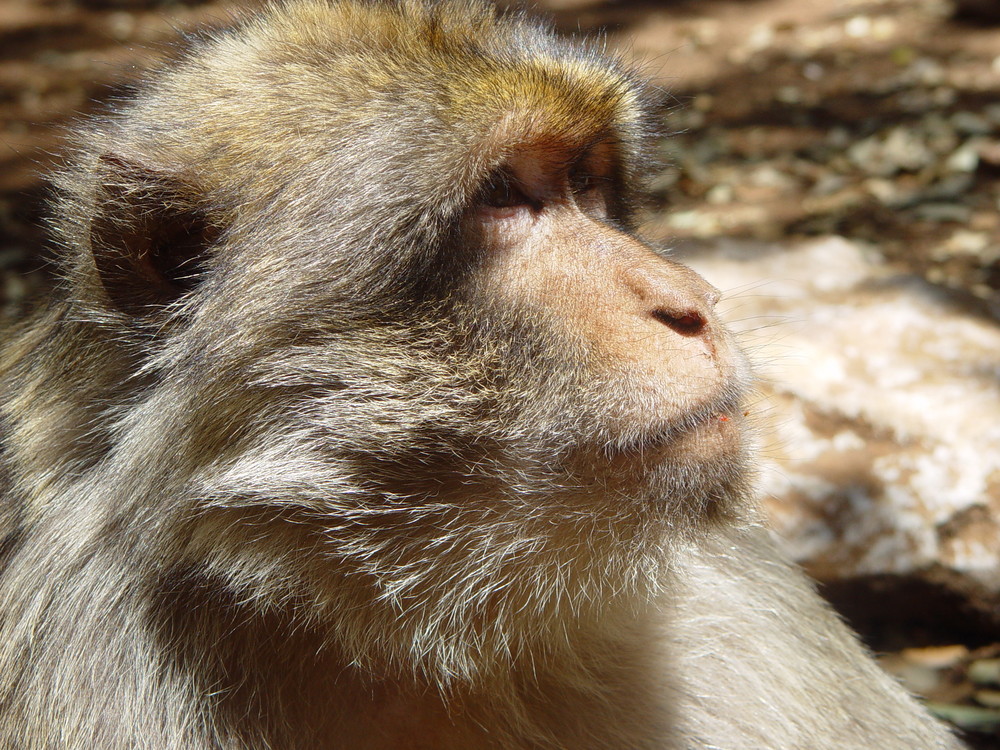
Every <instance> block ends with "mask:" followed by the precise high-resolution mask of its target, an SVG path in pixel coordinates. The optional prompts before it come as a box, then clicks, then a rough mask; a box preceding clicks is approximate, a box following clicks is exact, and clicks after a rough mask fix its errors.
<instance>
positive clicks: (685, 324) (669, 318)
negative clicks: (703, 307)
mask: <svg viewBox="0 0 1000 750" xmlns="http://www.w3.org/2000/svg"><path fill="white" fill-rule="evenodd" d="M653 317H654V318H656V319H657V320H658V321H660V322H661V323H663V325H665V326H667V327H668V328H670V329H671V330H673V331H676V332H677V333H679V334H681V335H682V336H697V335H698V334H699V333H701V332H702V330H703V329H704V328H705V319H704V318H703V317H702V316H701V313H698V312H695V311H694V310H688V311H686V312H683V313H680V314H677V313H672V312H668V311H667V310H653Z"/></svg>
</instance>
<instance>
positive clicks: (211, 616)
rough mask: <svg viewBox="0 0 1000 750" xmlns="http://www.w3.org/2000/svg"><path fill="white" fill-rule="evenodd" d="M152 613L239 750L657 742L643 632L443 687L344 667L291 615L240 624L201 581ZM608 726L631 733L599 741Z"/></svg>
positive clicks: (657, 710) (527, 659)
mask: <svg viewBox="0 0 1000 750" xmlns="http://www.w3.org/2000/svg"><path fill="white" fill-rule="evenodd" d="M155 607H156V609H157V610H158V611H161V612H164V613H166V614H167V617H168V620H169V623H168V624H167V625H166V626H165V627H164V628H163V629H162V630H161V637H165V638H166V639H167V641H168V645H169V646H170V648H171V650H172V652H173V653H175V654H177V658H178V659H179V660H180V661H181V662H182V663H183V664H184V666H185V667H186V670H184V671H187V670H190V671H191V672H193V673H196V674H199V675H200V679H201V680H202V681H203V682H204V684H205V685H211V686H212V692H213V694H214V695H215V696H217V701H216V703H215V706H214V709H215V715H214V716H213V718H212V721H213V722H214V724H215V725H216V730H215V731H217V732H218V733H220V735H222V736H226V737H232V738H234V741H235V739H236V738H238V739H239V741H240V742H243V743H245V744H246V746H249V747H262V746H274V747H282V748H300V747H301V748H326V747H350V748H358V749H362V748H364V749H368V748H371V749H373V750H374V749H375V748H379V749H382V748H385V750H389V749H390V748H393V749H395V748H413V749H414V750H416V749H417V748H428V749H429V748H436V749H443V750H447V749H449V748H455V749H456V750H457V748H469V747H483V748H488V747H498V748H500V747H503V748H520V747H537V746H539V745H542V744H543V743H544V746H549V745H550V744H551V745H552V746H556V747H574V748H590V747H608V746H620V747H636V748H643V747H647V746H650V747H652V745H651V744H649V738H652V737H661V738H662V736H663V732H664V731H666V729H665V726H664V724H665V721H666V718H667V717H666V715H665V713H666V712H665V709H664V707H663V706H660V705H654V702H655V701H654V699H653V698H652V697H650V698H648V699H647V698H645V697H643V698H637V696H654V695H657V694H662V690H660V689H658V688H661V687H662V685H656V684H654V683H659V682H662V676H663V675H664V674H666V670H665V668H664V665H663V663H662V660H661V657H660V655H659V654H656V653H650V651H649V648H648V644H649V643H651V642H654V639H653V638H652V637H650V634H649V633H643V632H637V631H646V630H648V629H650V628H652V627H653V625H652V623H651V621H648V620H643V621H639V622H632V623H630V624H627V625H625V626H623V627H622V628H621V629H619V630H618V632H616V633H614V634H610V633H601V634H598V633H595V632H587V633H582V632H581V633H579V634H577V636H576V642H574V643H568V644H567V643H563V644H560V645H559V646H558V647H554V646H553V647H544V646H540V647H539V648H538V649H537V651H536V652H534V653H532V654H525V655H523V657H524V658H520V659H518V660H517V661H516V664H517V665H518V666H517V667H514V666H513V665H512V666H511V667H510V668H508V669H504V670H494V671H492V672H490V673H488V674H482V675H479V676H478V677H477V678H476V679H462V680H459V679H456V680H455V681H453V682H452V683H450V684H449V685H447V686H442V685H440V684H438V682H437V679H436V678H433V679H432V678H425V677H422V676H421V674H420V672H419V669H413V668H411V669H409V670H408V669H406V668H400V667H399V666H395V667H389V666H384V667H382V668H379V667H377V666H367V667H365V668H362V667H359V666H358V665H357V664H352V663H351V662H350V660H349V659H348V658H347V657H346V656H345V655H344V652H343V651H342V650H341V649H340V648H339V647H338V645H337V643H336V642H335V641H334V640H332V639H331V635H330V633H329V632H327V631H325V630H324V628H323V627H321V626H317V625H316V624H312V625H304V624H303V623H302V622H301V621H300V620H299V618H298V617H297V616H296V615H295V613H294V612H293V611H292V609H291V608H289V609H285V610H272V611H269V612H263V613H262V612H259V611H255V612H253V613H248V612H247V611H246V608H245V607H244V606H243V605H241V604H240V603H238V602H236V601H235V599H234V598H233V597H231V596H227V595H225V594H224V593H221V592H219V591H218V590H215V589H214V588H213V587H212V586H210V585H205V584H204V583H199V584H197V585H196V584H193V583H187V584H183V585H180V586H178V585H176V584H172V585H171V586H169V587H165V588H164V590H163V592H162V593H161V600H160V601H159V602H158V603H156V605H155ZM636 644H642V646H641V649H640V648H638V647H637V645H636ZM593 685H601V686H602V690H601V691H594V690H593ZM637 686H644V687H643V688H642V689H639V688H637ZM252 716H258V717H266V720H265V721H262V722H258V723H254V722H248V721H247V718H246V717H252ZM622 716H629V717H631V721H627V722H622V721H621V718H622ZM612 726H614V727H618V729H616V730H615V731H617V732H622V731H626V732H627V733H631V734H629V736H622V737H616V738H615V739H613V740H609V739H608V738H607V735H606V732H607V729H606V727H612ZM622 726H626V727H629V729H628V730H622V729H621V727H622ZM594 738H602V739H600V740H596V741H595V739H594Z"/></svg>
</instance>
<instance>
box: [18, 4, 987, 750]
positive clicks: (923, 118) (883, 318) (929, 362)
mask: <svg viewBox="0 0 1000 750" xmlns="http://www.w3.org/2000/svg"><path fill="white" fill-rule="evenodd" d="M543 5H544V6H545V9H546V11H547V12H549V13H551V14H554V16H555V22H556V25H557V27H558V28H559V29H560V30H562V31H564V32H566V33H579V32H583V33H587V34H593V33H601V34H605V35H606V36H607V40H608V43H609V45H610V46H612V47H613V48H616V49H619V50H621V51H622V53H623V54H624V55H626V56H629V57H631V58H633V59H637V60H639V61H641V64H642V66H643V67H644V69H645V70H646V71H647V72H648V74H649V75H650V76H651V77H653V78H654V79H655V80H656V82H657V84H658V85H660V86H662V87H663V88H664V90H665V91H667V92H668V93H669V99H670V102H671V104H670V107H669V109H668V111H666V112H665V113H664V118H665V122H666V123H667V128H668V130H669V131H671V133H672V136H671V137H670V138H668V139H666V140H665V141H664V143H663V147H662V157H663V166H662V169H661V170H660V172H659V176H658V177H657V179H656V180H655V183H654V185H653V195H654V200H653V201H652V202H651V203H650V205H649V207H648V210H647V220H646V222H645V228H646V232H647V233H648V234H649V235H650V236H651V237H653V238H655V239H656V240H658V241H663V242H666V243H668V244H670V245H672V246H674V247H675V248H676V249H677V253H678V254H679V255H680V256H682V257H683V258H684V259H685V260H687V261H689V262H691V263H692V264H693V265H695V266H696V267H698V268H699V269H700V270H701V271H702V272H703V273H704V274H705V275H706V276H708V277H709V278H710V280H712V281H713V283H715V284H716V285H717V286H719V287H720V288H722V289H724V290H725V291H726V292H727V297H728V301H727V305H728V307H727V314H728V315H729V317H730V319H731V321H732V322H733V324H734V326H735V327H737V328H738V329H739V330H740V331H741V335H742V336H744V338H745V341H746V343H747V345H748V348H749V349H750V350H751V354H752V356H753V357H754V359H755V361H756V362H757V366H758V372H759V373H760V375H761V387H760V395H759V398H758V399H757V400H755V403H754V404H752V405H751V412H752V415H753V417H754V418H755V419H756V420H757V421H758V423H759V425H760V432H761V443H762V448H763V455H764V467H763V472H762V478H761V483H762V488H763V490H764V491H765V493H766V497H767V498H768V500H767V508H768V511H769V512H770V514H771V517H772V519H773V521H774V523H775V525H776V527H777V528H778V530H779V531H780V532H781V534H782V535H783V536H784V537H785V538H786V539H787V545H788V548H789V551H790V552H791V553H792V554H793V555H794V556H795V557H796V558H797V559H799V560H800V561H801V562H802V563H803V564H804V565H805V566H806V567H807V568H808V569H809V570H810V572H812V573H813V574H814V575H816V576H817V577H818V578H819V579H820V580H821V581H823V583H824V591H825V593H826V594H827V595H828V596H829V597H830V599H831V600H832V601H834V603H835V604H836V605H837V606H838V607H839V608H840V609H841V611H842V612H844V613H845V614H846V615H847V616H848V617H849V618H850V619H851V620H852V622H854V623H855V625H857V626H858V627H859V628H860V629H861V630H862V631H863V632H864V633H865V635H866V637H868V638H869V641H870V642H871V643H872V644H873V645H874V646H875V647H876V648H878V649H879V650H882V651H885V652H886V656H885V657H884V664H885V665H886V667H887V668H889V669H891V670H892V671H894V672H895V673H896V674H898V675H899V676H900V677H901V678H902V679H904V680H905V681H906V682H907V684H908V685H910V686H911V687H912V689H914V690H915V691H917V692H919V693H921V694H923V695H925V696H927V697H928V698H929V699H930V700H931V702H932V704H933V706H934V707H935V710H937V711H938V712H939V713H941V714H942V715H944V716H946V717H947V718H949V719H951V720H952V721H954V722H955V723H956V724H958V725H959V726H962V727H965V728H967V729H969V730H973V731H974V734H972V735H970V736H971V737H972V739H973V741H974V742H975V743H976V746H977V747H981V748H1000V645H997V644H998V642H1000V568H998V558H1000V398H998V395H1000V394H998V387H1000V326H998V316H1000V3H996V2H994V1H993V0H960V1H956V2H949V1H946V0H674V1H673V2H671V1H669V0H660V1H656V0H644V1H643V0H636V1H633V2H629V1H628V0H620V1H619V2H609V1H606V0H605V1H598V0H547V2H544V3H543ZM233 7H235V3H232V2H228V1H220V0H216V1H214V2H197V1H192V2H184V3H180V2H157V1H155V0H0V50H2V51H0V165H2V168H0V302H2V303H3V304H4V305H5V306H6V308H7V309H8V310H15V311H16V309H17V308H18V307H19V306H20V304H21V302H22V301H23V299H24V297H25V295H26V294H28V293H29V292H30V291H31V290H32V289H33V288H37V287H40V286H44V284H45V283H46V278H47V277H46V272H45V263H44V252H43V247H44V239H43V232H42V230H41V228H40V227H41V224H42V221H41V220H42V216H43V209H42V205H43V197H44V193H45V188H44V187H43V183H42V182H41V180H40V179H39V174H40V173H42V172H44V171H45V170H46V169H48V168H50V167H51V165H52V164H53V163H58V156H56V155H55V154H57V153H58V151H59V149H60V135H59V134H60V132H61V131H62V130H63V129H64V128H65V126H66V124H67V123H68V122H70V121H71V120H72V119H73V118H74V117H76V116H78V115H79V114H81V113H85V112H87V111H90V110H92V109H93V108H94V107H95V106H102V105H95V104H94V102H95V101H108V100H113V99H114V98H115V97H118V96H121V95H123V94H127V93H128V91H129V89H130V86H131V85H132V84H133V83H134V81H135V80H137V79H138V78H141V72H142V70H143V69H144V67H145V66H148V65H150V64H151V63H153V62H154V61H156V60H158V59H160V58H162V57H164V56H170V55H172V54H174V53H175V47H174V43H175V41H176V40H177V38H178V36H179V35H180V33H181V32H183V31H185V30H189V29H191V28H194V27H195V26H199V25H205V24H207V25H219V24H223V23H225V21H226V19H227V18H228V17H229V15H230V10H231V8H233Z"/></svg>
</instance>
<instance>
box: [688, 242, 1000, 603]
mask: <svg viewBox="0 0 1000 750" xmlns="http://www.w3.org/2000/svg"><path fill="white" fill-rule="evenodd" d="M678 256H679V257H680V259H681V260H683V261H684V262H686V263H689V264H691V265H692V266H693V267H694V268H695V269H696V270H698V271H699V272H701V273H702V274H703V275H704V276H705V277H706V278H707V279H708V280H709V281H710V282H711V283H713V284H714V285H715V286H717V287H718V288H719V289H721V290H722V291H723V292H724V294H725V298H724V300H723V302H722V303H720V310H721V311H722V314H723V316H724V317H725V318H726V320H727V321H728V322H729V323H730V325H731V326H732V327H733V328H734V329H735V330H737V331H738V332H739V335H740V337H741V339H742V340H743V342H744V345H745V347H746V349H747V351H748V352H749V354H750V356H751V358H752V360H753V362H754V364H755V368H756V371H757V374H758V375H759V378H760V387H759V398H758V399H756V400H755V401H754V402H753V403H751V405H750V416H749V418H750V419H751V420H752V421H753V423H755V424H756V425H757V426H758V428H759V440H760V445H761V452H762V456H763V466H762V471H761V477H760V483H761V486H762V490H763V493H764V497H765V498H766V499H765V507H766V509H767V511H768V513H769V515H770V518H771V520H772V522H773V524H774V527H775V529H776V530H777V532H778V534H779V535H780V536H781V537H782V538H783V539H784V540H785V544H786V546H787V549H788V550H789V551H790V553H791V554H792V555H793V556H794V557H795V558H796V559H797V560H798V561H800V562H801V563H802V564H803V565H805V566H806V568H807V569H809V570H810V572H812V573H813V574H814V575H816V576H817V577H819V578H820V579H825V580H844V579H848V578H852V577H860V576H867V575H874V574H885V573H889V574H901V575H907V576H913V575H917V576H919V575H924V574H927V575H930V574H933V577H934V580H935V581H936V582H938V583H940V582H941V581H945V582H947V583H948V584H949V585H951V586H953V587H954V588H955V589H956V590H961V591H963V592H966V593H968V592H970V591H971V592H973V595H974V596H975V597H977V598H978V599H979V603H980V604H983V603H986V606H1000V324H998V322H997V321H996V320H995V319H993V318H991V317H989V316H988V315H986V314H985V313H984V312H983V311H981V310H979V309H977V308H974V307H972V306H971V304H970V303H966V302H964V301H963V300H961V299H960V298H958V297H956V296H954V295H952V294H951V293H949V292H946V291H944V290H941V289H939V288H936V287H934V286H932V285H930V284H928V283H927V282H925V281H923V280H922V279H919V278H917V277H915V276H910V275H904V274H900V273H899V272H897V271H894V270H892V269H891V268H889V267H887V266H885V265H883V264H882V263H881V262H880V261H879V259H878V257H877V255H876V254H874V253H871V252H868V251H867V250H866V249H865V248H864V247H862V246H860V245H858V244H854V243H851V242H848V241H846V240H843V239H840V238H828V239H822V240H818V241H813V242H807V243H803V244H799V245H795V246H792V247H787V246H780V245H773V246H768V245H762V244H753V243H748V242H742V243H741V242H737V241H721V242H718V243H717V244H714V245H711V246H703V247H699V248H692V249H689V250H687V251H684V252H680V253H678Z"/></svg>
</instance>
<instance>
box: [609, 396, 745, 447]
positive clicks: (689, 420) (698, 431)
mask: <svg viewBox="0 0 1000 750" xmlns="http://www.w3.org/2000/svg"><path fill="white" fill-rule="evenodd" d="M742 420H743V411H742V408H741V405H740V403H739V402H738V401H737V400H735V399H725V400H722V401H721V402H712V403H709V404H706V405H705V406H703V407H701V408H698V409H694V410H692V411H690V412H688V413H687V414H684V415H683V416H681V417H678V418H675V419H673V420H671V421H670V422H669V424H666V425H663V426H662V427H660V428H658V429H650V430H648V431H645V432H643V433H642V434H640V435H638V436H637V437H635V438H634V439H631V440H628V441H624V442H622V443H620V444H618V445H615V446H612V448H611V452H613V453H617V454H619V455H623V454H624V455H641V454H647V453H651V452H656V451H659V450H662V449H670V448H672V447H676V446H679V445H680V444H681V443H682V442H684V441H686V440H690V439H691V438H697V437H705V436H708V435H710V434H727V435H732V436H735V435H736V434H738V426H739V425H740V424H741V423H742Z"/></svg>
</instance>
